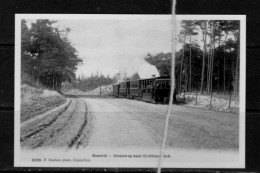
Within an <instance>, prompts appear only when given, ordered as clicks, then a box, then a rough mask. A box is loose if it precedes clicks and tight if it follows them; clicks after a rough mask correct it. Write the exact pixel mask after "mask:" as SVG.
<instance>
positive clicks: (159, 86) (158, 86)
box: [156, 81, 161, 89]
mask: <svg viewBox="0 0 260 173" xmlns="http://www.w3.org/2000/svg"><path fill="white" fill-rule="evenodd" d="M156 88H157V89H160V88H161V82H160V81H157V83H156Z"/></svg>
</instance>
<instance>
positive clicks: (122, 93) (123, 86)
mask: <svg viewBox="0 0 260 173" xmlns="http://www.w3.org/2000/svg"><path fill="white" fill-rule="evenodd" d="M129 96H130V81H127V82H120V83H119V97H127V98H129Z"/></svg>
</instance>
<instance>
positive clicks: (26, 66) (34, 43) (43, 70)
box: [21, 20, 82, 90]
mask: <svg viewBox="0 0 260 173" xmlns="http://www.w3.org/2000/svg"><path fill="white" fill-rule="evenodd" d="M54 23H56V22H55V21H50V20H36V22H35V23H31V27H30V28H28V26H27V24H26V21H25V20H22V23H21V25H22V33H21V34H22V38H21V40H22V42H21V63H22V65H21V68H22V69H21V70H22V82H27V83H30V84H35V83H36V84H39V85H41V86H43V87H47V88H49V89H54V90H60V88H61V85H62V83H63V82H64V81H71V80H73V79H74V78H75V71H76V70H77V65H78V63H81V62H82V60H81V59H80V58H78V56H77V51H76V49H75V48H74V47H73V45H72V43H71V42H70V41H69V40H68V37H67V35H68V34H69V32H70V29H69V28H66V29H64V30H61V29H59V28H57V27H54V26H53V24H54Z"/></svg>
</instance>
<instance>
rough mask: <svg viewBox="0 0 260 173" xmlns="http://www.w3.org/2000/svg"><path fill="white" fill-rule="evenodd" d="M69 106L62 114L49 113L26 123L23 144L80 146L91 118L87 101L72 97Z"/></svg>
mask: <svg viewBox="0 0 260 173" xmlns="http://www.w3.org/2000/svg"><path fill="white" fill-rule="evenodd" d="M71 100H72V102H71V104H70V105H69V107H68V108H67V109H66V110H65V111H64V112H63V113H61V114H58V115H57V114H49V116H45V117H42V118H37V119H35V121H32V122H30V123H26V125H24V126H22V128H21V140H20V141H21V146H22V147H24V148H27V149H35V148H39V147H50V146H51V147H57V148H59V147H65V148H71V147H74V146H75V147H78V145H80V143H81V140H82V138H83V137H86V135H87V133H84V134H83V132H84V129H85V127H86V125H87V121H88V120H89V119H88V117H87V115H86V112H87V111H86V105H85V102H84V101H83V100H82V99H80V98H76V99H75V98H71Z"/></svg>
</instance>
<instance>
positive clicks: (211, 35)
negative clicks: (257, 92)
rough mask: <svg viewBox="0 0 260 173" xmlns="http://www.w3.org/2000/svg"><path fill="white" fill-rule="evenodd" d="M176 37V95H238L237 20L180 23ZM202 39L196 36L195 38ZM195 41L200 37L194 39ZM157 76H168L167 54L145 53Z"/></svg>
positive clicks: (168, 58) (168, 55) (169, 68)
mask: <svg viewBox="0 0 260 173" xmlns="http://www.w3.org/2000/svg"><path fill="white" fill-rule="evenodd" d="M181 26H182V30H181V31H180V32H179V35H178V44H182V49H180V50H179V51H178V52H176V59H175V79H176V83H175V85H176V89H177V90H178V92H179V93H182V92H192V91H197V92H200V93H201V94H203V93H207V94H212V92H218V93H219V92H222V93H224V94H225V93H227V92H229V93H230V92H232V93H233V94H235V95H238V93H239V62H240V60H239V59H240V58H239V57H240V52H239V40H240V38H239V35H240V32H239V28H240V24H239V21H228V20H221V21H220V20H199V21H195V20H184V21H181ZM199 34H200V35H201V36H202V37H198V35H199ZM198 38H202V39H201V40H198ZM145 60H146V61H147V62H148V63H149V64H151V65H154V66H155V67H156V68H157V70H158V72H159V74H160V76H164V75H170V71H171V53H157V54H150V53H148V54H147V56H146V57H145Z"/></svg>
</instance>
